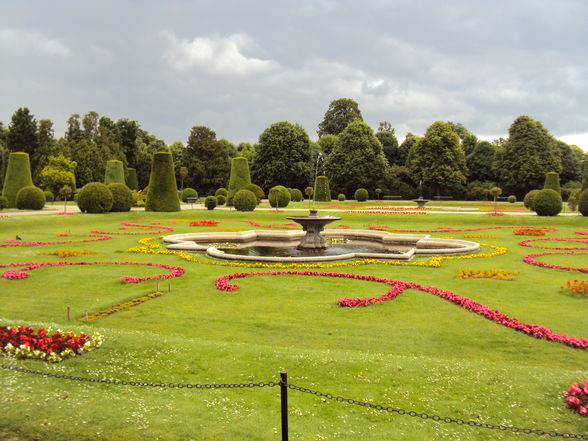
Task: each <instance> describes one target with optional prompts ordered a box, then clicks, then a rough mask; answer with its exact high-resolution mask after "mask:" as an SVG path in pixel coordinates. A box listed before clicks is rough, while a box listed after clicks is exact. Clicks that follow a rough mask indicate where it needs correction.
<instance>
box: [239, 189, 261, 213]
mask: <svg viewBox="0 0 588 441" xmlns="http://www.w3.org/2000/svg"><path fill="white" fill-rule="evenodd" d="M233 205H234V207H235V210H237V211H253V210H255V207H256V206H257V197H256V196H255V194H254V193H253V192H252V191H249V190H245V189H244V188H243V189H241V190H239V191H238V192H237V193H235V196H233Z"/></svg>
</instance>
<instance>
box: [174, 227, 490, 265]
mask: <svg viewBox="0 0 588 441" xmlns="http://www.w3.org/2000/svg"><path fill="white" fill-rule="evenodd" d="M305 234H306V233H305V232H304V231H286V230H282V231H280V230H249V231H243V232H206V233H184V234H173V235H169V236H166V237H164V239H163V240H164V241H165V242H167V243H169V244H170V245H167V248H168V249H172V250H183V251H196V252H205V253H206V254H207V255H209V256H210V257H215V258H219V259H229V260H243V261H266V262H322V261H334V260H345V259H353V258H373V259H394V260H404V261H408V260H411V259H412V258H413V256H415V255H416V256H419V255H421V256H432V255H457V254H467V253H472V252H475V251H477V250H478V249H479V248H480V245H479V244H477V243H475V242H470V241H466V240H456V239H435V238H431V237H430V235H428V234H393V233H389V232H387V231H375V230H340V229H325V230H323V231H322V232H321V233H320V235H321V236H322V238H323V239H325V240H326V241H328V240H329V239H332V238H336V239H341V240H344V241H348V242H349V243H350V246H355V245H361V244H362V243H365V244H367V245H369V247H368V246H366V247H365V251H361V250H359V251H358V250H357V248H354V249H353V250H351V251H349V252H346V250H345V247H344V246H342V247H340V246H338V244H337V245H335V244H334V245H332V248H335V250H331V251H329V249H328V248H327V250H317V251H315V252H308V253H306V254H305V255H300V253H291V254H292V255H290V256H288V255H286V256H264V255H258V254H256V255H239V254H235V253H233V252H231V251H232V250H231V247H241V248H243V247H245V246H256V247H282V248H283V247H291V248H292V249H296V247H297V246H298V245H299V244H300V241H301V240H302V239H303V237H304V236H305ZM227 244H231V245H228V246H227ZM221 248H222V249H221ZM378 248H379V249H380V250H382V249H384V250H385V251H386V252H381V251H379V250H378ZM339 253H340V254H339Z"/></svg>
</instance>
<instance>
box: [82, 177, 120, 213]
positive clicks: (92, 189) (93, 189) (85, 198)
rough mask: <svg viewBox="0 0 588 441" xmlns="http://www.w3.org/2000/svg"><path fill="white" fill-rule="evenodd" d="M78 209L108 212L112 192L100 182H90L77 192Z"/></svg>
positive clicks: (90, 211) (87, 211) (89, 211)
mask: <svg viewBox="0 0 588 441" xmlns="http://www.w3.org/2000/svg"><path fill="white" fill-rule="evenodd" d="M77 202H78V207H79V208H80V211H82V212H85V213H108V212H109V211H110V209H111V208H112V193H111V192H110V190H109V189H108V187H107V186H106V185H104V184H103V183H101V182H90V183H88V184H86V185H84V186H83V187H82V188H81V189H80V191H79V192H78V193H77Z"/></svg>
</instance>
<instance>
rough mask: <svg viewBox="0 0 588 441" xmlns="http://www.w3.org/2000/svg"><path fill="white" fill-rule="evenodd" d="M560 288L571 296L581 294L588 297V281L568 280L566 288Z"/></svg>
mask: <svg viewBox="0 0 588 441" xmlns="http://www.w3.org/2000/svg"><path fill="white" fill-rule="evenodd" d="M560 288H561V289H563V290H565V291H567V292H569V293H570V294H581V295H583V296H585V297H588V280H571V281H570V280H568V281H567V282H566V284H565V286H560Z"/></svg>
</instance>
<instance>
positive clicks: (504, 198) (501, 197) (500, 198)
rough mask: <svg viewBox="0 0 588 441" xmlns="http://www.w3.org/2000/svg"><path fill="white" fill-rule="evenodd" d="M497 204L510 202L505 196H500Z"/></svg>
mask: <svg viewBox="0 0 588 441" xmlns="http://www.w3.org/2000/svg"><path fill="white" fill-rule="evenodd" d="M496 202H508V198H507V197H505V196H499V197H497V198H496Z"/></svg>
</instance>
